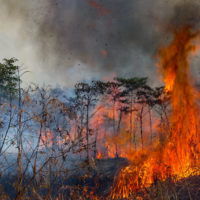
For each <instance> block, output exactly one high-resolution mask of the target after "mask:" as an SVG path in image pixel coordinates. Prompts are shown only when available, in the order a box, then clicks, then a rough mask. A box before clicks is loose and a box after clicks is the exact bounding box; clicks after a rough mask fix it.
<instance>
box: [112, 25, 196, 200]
mask: <svg viewBox="0 0 200 200" xmlns="http://www.w3.org/2000/svg"><path fill="white" fill-rule="evenodd" d="M199 35H200V33H199V32H198V31H192V29H191V27H190V26H184V27H181V28H179V29H178V30H175V31H174V39H173V41H172V42H171V44H169V45H168V46H163V47H161V48H160V49H159V50H158V60H159V62H158V64H157V67H158V69H159V71H160V73H161V75H162V77H163V80H164V83H165V91H166V92H168V93H170V102H171V114H170V118H169V124H168V126H167V128H166V130H165V131H162V133H160V134H162V139H160V138H161V137H158V138H157V139H156V140H155V141H154V143H153V144H152V145H151V146H145V147H144V148H140V149H137V150H136V151H133V149H130V150H128V148H127V149H126V151H128V152H127V154H126V155H127V156H126V157H127V159H128V160H129V162H130V165H129V166H127V167H126V168H124V169H122V170H121V171H120V173H119V175H118V176H117V178H116V180H115V184H114V187H113V190H112V198H113V199H117V198H128V197H129V196H131V195H132V194H133V193H135V192H137V191H138V190H140V189H141V188H144V187H148V186H150V185H151V184H152V183H153V182H154V181H155V180H162V181H164V180H166V179H167V178H169V177H173V178H174V181H176V180H179V179H181V178H183V177H188V176H190V175H191V174H194V173H196V174H199V173H198V172H196V167H198V166H199V164H200V134H199V128H200V127H199V122H200V116H199V113H200V112H199V111H200V107H199V93H198V91H197V89H196V88H195V87H194V85H193V80H194V79H193V77H192V76H191V74H190V63H189V60H190V56H191V55H193V53H194V52H196V50H197V45H195V43H194V42H195V39H198V37H199Z"/></svg>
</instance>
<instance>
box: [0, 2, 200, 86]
mask: <svg viewBox="0 0 200 200" xmlns="http://www.w3.org/2000/svg"><path fill="white" fill-rule="evenodd" d="M199 5H200V4H199V3H198V1H195V0H193V1H182V0H176V1H175V0H168V1H167V0H166V1H160V0H143V1H136V0H126V1H124V0H109V1H108V0H42V1H40V0H34V1H31V0H2V1H1V7H0V51H1V52H2V53H1V57H17V58H19V59H20V61H21V62H23V63H24V64H25V65H27V66H28V68H30V69H31V71H32V75H28V79H30V80H35V79H36V80H38V79H42V80H45V77H46V80H47V81H49V82H50V83H53V84H55V83H61V84H62V83H67V84H69V85H70V84H74V82H75V81H77V80H81V79H88V78H91V77H92V78H93V77H94V78H95V77H103V76H109V75H110V74H113V73H114V74H115V75H117V74H118V75H131V76H150V77H151V78H152V79H153V78H154V77H155V75H154V74H155V72H156V69H155V66H154V62H155V61H154V60H153V59H152V57H153V55H154V53H155V51H156V48H157V46H158V44H160V43H163V42H168V41H169V40H170V39H171V35H170V33H169V32H168V31H167V28H166V27H167V26H168V25H171V26H173V27H178V26H181V25H182V24H185V23H188V24H189V25H191V26H193V27H195V28H196V27H198V26H199V18H200V14H199V13H200V6H199ZM11 54H12V55H11ZM31 76H32V77H31ZM52 76H53V79H52ZM52 80H53V82H52Z"/></svg>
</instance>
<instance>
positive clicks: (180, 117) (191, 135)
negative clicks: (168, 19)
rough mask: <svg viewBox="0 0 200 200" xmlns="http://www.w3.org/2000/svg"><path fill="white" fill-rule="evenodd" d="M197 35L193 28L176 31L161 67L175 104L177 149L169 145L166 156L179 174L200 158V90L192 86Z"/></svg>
mask: <svg viewBox="0 0 200 200" xmlns="http://www.w3.org/2000/svg"><path fill="white" fill-rule="evenodd" d="M197 36H198V33H193V32H192V31H191V29H190V27H183V28H181V29H180V30H179V31H178V32H176V34H175V37H174V40H173V42H172V43H171V44H170V45H169V46H168V47H165V48H163V49H161V50H160V51H159V56H160V63H159V67H160V69H161V72H162V75H163V78H164V81H165V84H166V90H168V91H170V92H171V105H172V114H171V118H170V127H169V128H170V139H169V140H170V144H171V146H173V150H172V149H171V150H169V149H170V148H169V145H167V146H166V147H165V148H166V150H165V151H164V153H165V152H168V153H167V156H170V159H171V164H170V165H171V168H172V169H173V170H174V172H176V173H181V172H184V171H185V170H186V168H188V167H192V166H193V165H194V164H195V163H196V161H197V160H196V159H197V157H199V155H197V154H196V155H195V151H197V150H198V149H197V146H198V143H199V139H200V138H199V137H200V136H199V134H198V126H199V116H198V115H199V114H198V113H199V107H198V104H197V101H198V100H199V99H198V95H197V91H196V89H195V88H194V87H193V86H192V83H191V80H192V77H191V75H190V64H189V61H188V57H189V55H190V54H191V53H192V52H194V51H196V47H195V46H194V45H193V44H192V41H193V40H194V39H195V38H196V37H197ZM194 150H195V151H194ZM169 151H170V152H169ZM173 151H175V152H173ZM172 152H173V153H172ZM174 153H175V154H174Z"/></svg>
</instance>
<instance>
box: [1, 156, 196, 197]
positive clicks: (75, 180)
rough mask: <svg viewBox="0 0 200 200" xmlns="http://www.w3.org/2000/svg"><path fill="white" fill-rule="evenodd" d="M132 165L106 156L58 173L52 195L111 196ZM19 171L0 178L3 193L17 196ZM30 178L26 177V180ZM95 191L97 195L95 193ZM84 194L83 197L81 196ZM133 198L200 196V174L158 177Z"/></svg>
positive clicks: (41, 194) (41, 193)
mask: <svg viewBox="0 0 200 200" xmlns="http://www.w3.org/2000/svg"><path fill="white" fill-rule="evenodd" d="M127 165H128V161H127V160H125V159H123V158H116V159H102V160H96V161H92V162H90V165H88V163H87V162H85V163H83V164H82V166H80V169H79V170H77V171H74V172H72V173H69V174H68V175H66V176H65V177H63V176H62V177H58V178H57V180H56V181H55V182H52V183H51V186H52V188H53V190H52V191H51V197H52V199H53V200H54V199H56V198H57V197H58V194H62V196H63V199H62V200H65V199H66V200H68V199H69V200H78V199H83V200H85V199H87V200H90V199H91V200H93V199H95V198H96V199H102V200H104V199H105V200H108V199H110V198H109V197H108V195H109V193H110V189H111V187H112V185H113V181H114V177H115V175H116V174H117V173H118V172H119V171H120V169H121V168H123V167H125V166H127ZM16 178H17V177H16V176H15V175H12V176H11V175H5V176H2V178H1V179H0V185H1V188H0V193H1V191H2V190H4V193H5V194H7V196H8V197H9V198H8V199H15V195H16V191H15V188H14V186H13V185H12V183H14V182H15V181H16ZM27 179H28V177H27ZM25 182H26V180H24V183H25ZM47 193H48V190H47V189H46V188H42V187H41V189H40V190H39V195H40V196H41V197H44V196H45V195H46V194H47ZM93 194H94V195H93ZM28 196H29V199H37V198H36V196H35V195H34V194H33V193H32V190H31V188H30V189H29V191H28ZM80 197H81V198H80ZM128 199H130V200H200V176H191V177H188V178H184V179H182V180H180V181H178V182H174V181H173V179H172V178H169V179H168V180H166V181H159V180H156V181H155V183H154V184H152V185H151V187H149V188H144V189H143V190H142V191H140V192H138V193H137V194H135V195H134V196H132V197H130V198H128Z"/></svg>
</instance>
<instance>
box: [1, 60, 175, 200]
mask: <svg viewBox="0 0 200 200" xmlns="http://www.w3.org/2000/svg"><path fill="white" fill-rule="evenodd" d="M16 61H17V60H16V59H13V58H12V59H5V60H4V61H3V63H0V92H1V107H0V110H1V115H0V119H1V130H0V184H1V187H0V199H16V200H24V199H38V200H41V199H55V200H58V199H59V200H63V199H100V198H102V199H105V198H108V199H110V198H111V197H110V196H109V194H110V190H111V188H112V184H113V181H114V176H115V174H116V173H117V172H118V171H119V169H120V168H121V167H122V166H125V165H127V162H128V161H127V160H126V159H124V158H122V157H124V154H123V153H124V152H123V151H122V149H121V146H120V144H119V142H116V138H117V137H118V135H119V133H120V132H125V133H126V134H128V135H129V137H128V139H129V141H126V142H128V144H129V145H131V146H132V147H134V149H135V150H137V148H138V147H139V146H142V148H143V147H144V146H145V145H148V144H150V143H152V141H153V140H154V138H155V137H160V139H161V140H162V137H161V136H160V135H159V136H158V135H157V133H155V132H154V131H153V127H152V126H153V121H154V119H155V118H156V119H159V127H160V128H161V129H166V128H167V124H168V123H169V121H168V113H169V112H170V107H169V106H168V105H169V104H168V100H169V98H168V97H169V96H168V95H170V94H168V95H167V94H165V92H164V88H163V87H158V88H151V87H150V86H149V85H148V80H147V78H138V77H133V78H121V77H116V78H115V79H114V80H111V81H107V82H105V81H104V82H103V81H92V82H87V83H86V82H80V83H77V84H76V85H75V88H74V91H73V93H72V92H71V93H69V92H66V91H65V90H63V89H61V88H48V87H39V86H36V85H31V86H28V87H27V88H21V86H20V83H21V77H20V73H19V72H20V67H18V66H17V65H16V64H15V62H16ZM67 94H68V95H67ZM110 140H112V143H107V142H108V141H110ZM165 183H166V182H165ZM165 183H160V185H159V186H158V188H161V189H162V187H164V186H163V184H165ZM158 188H157V189H158ZM151 191H154V192H153V195H156V193H155V186H152V187H151V188H150V189H149V190H148V192H147V193H145V194H144V193H142V195H143V196H145V195H150V196H151V197H152V194H151ZM162 191H163V189H162ZM142 192H143V191H142ZM157 192H158V193H160V192H161V191H160V190H159V191H157ZM175 192H176V191H175ZM162 195H163V193H162ZM139 196H141V195H139ZM139 196H138V198H139ZM162 197H163V198H162V199H176V198H174V197H173V198H171V196H169V195H168V196H167V197H166V198H164V196H162ZM133 198H136V196H133ZM156 198H157V197H156ZM156 198H155V199H156ZM159 198H160V199H161V197H160V196H159ZM152 199H153V197H152ZM157 199H158V198H157Z"/></svg>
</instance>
